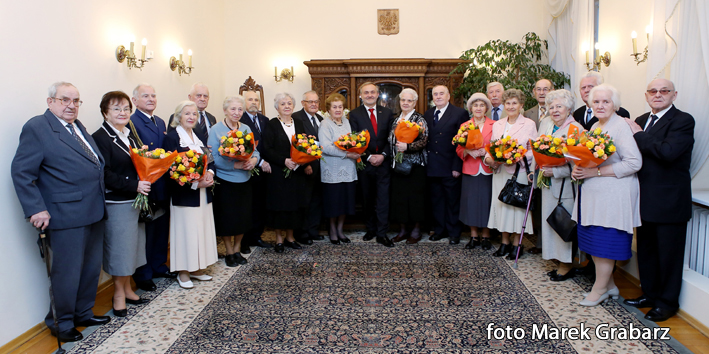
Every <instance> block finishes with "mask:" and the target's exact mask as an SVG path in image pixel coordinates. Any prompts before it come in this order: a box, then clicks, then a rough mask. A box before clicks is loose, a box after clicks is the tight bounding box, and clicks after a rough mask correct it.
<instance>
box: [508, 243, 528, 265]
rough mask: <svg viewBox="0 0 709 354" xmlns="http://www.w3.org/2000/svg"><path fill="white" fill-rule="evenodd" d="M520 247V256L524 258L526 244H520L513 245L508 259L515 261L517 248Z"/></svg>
mask: <svg viewBox="0 0 709 354" xmlns="http://www.w3.org/2000/svg"><path fill="white" fill-rule="evenodd" d="M518 249H519V258H522V255H523V254H524V246H522V245H519V246H512V250H511V251H510V253H509V254H508V255H507V260H509V261H514V260H515V259H516V258H517V250H518Z"/></svg>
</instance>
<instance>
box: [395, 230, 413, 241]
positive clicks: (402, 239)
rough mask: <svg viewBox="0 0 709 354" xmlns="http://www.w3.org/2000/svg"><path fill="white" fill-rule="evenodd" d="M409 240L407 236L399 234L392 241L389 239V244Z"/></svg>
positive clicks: (404, 233)
mask: <svg viewBox="0 0 709 354" xmlns="http://www.w3.org/2000/svg"><path fill="white" fill-rule="evenodd" d="M408 238H409V235H408V234H407V233H406V231H404V232H399V233H398V234H397V235H396V236H395V237H394V238H393V239H391V242H401V241H404V240H406V239H408Z"/></svg>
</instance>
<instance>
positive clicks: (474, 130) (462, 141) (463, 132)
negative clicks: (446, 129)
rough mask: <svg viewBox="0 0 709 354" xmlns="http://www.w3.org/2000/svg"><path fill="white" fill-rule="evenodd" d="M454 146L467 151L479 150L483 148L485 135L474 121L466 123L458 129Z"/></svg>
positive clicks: (454, 138)
mask: <svg viewBox="0 0 709 354" xmlns="http://www.w3.org/2000/svg"><path fill="white" fill-rule="evenodd" d="M453 145H460V146H462V147H463V148H464V149H467V150H477V149H480V148H481V147H483V145H484V141H483V134H482V133H481V132H480V128H479V127H477V126H476V125H475V123H473V122H472V121H468V122H465V123H463V124H461V125H460V128H458V134H456V135H455V136H454V137H453Z"/></svg>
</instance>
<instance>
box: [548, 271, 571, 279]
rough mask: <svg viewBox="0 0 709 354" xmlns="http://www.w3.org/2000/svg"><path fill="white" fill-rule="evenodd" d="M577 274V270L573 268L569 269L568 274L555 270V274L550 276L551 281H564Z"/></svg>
mask: <svg viewBox="0 0 709 354" xmlns="http://www.w3.org/2000/svg"><path fill="white" fill-rule="evenodd" d="M575 276H576V272H574V270H573V269H569V271H568V272H566V274H559V273H557V272H556V271H554V275H550V276H549V280H551V281H564V280H566V279H571V278H573V277H575Z"/></svg>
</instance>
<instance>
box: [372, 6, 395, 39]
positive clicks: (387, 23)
mask: <svg viewBox="0 0 709 354" xmlns="http://www.w3.org/2000/svg"><path fill="white" fill-rule="evenodd" d="M377 31H378V32H379V34H385V35H387V36H389V35H392V34H398V33H399V9H379V10H377Z"/></svg>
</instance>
